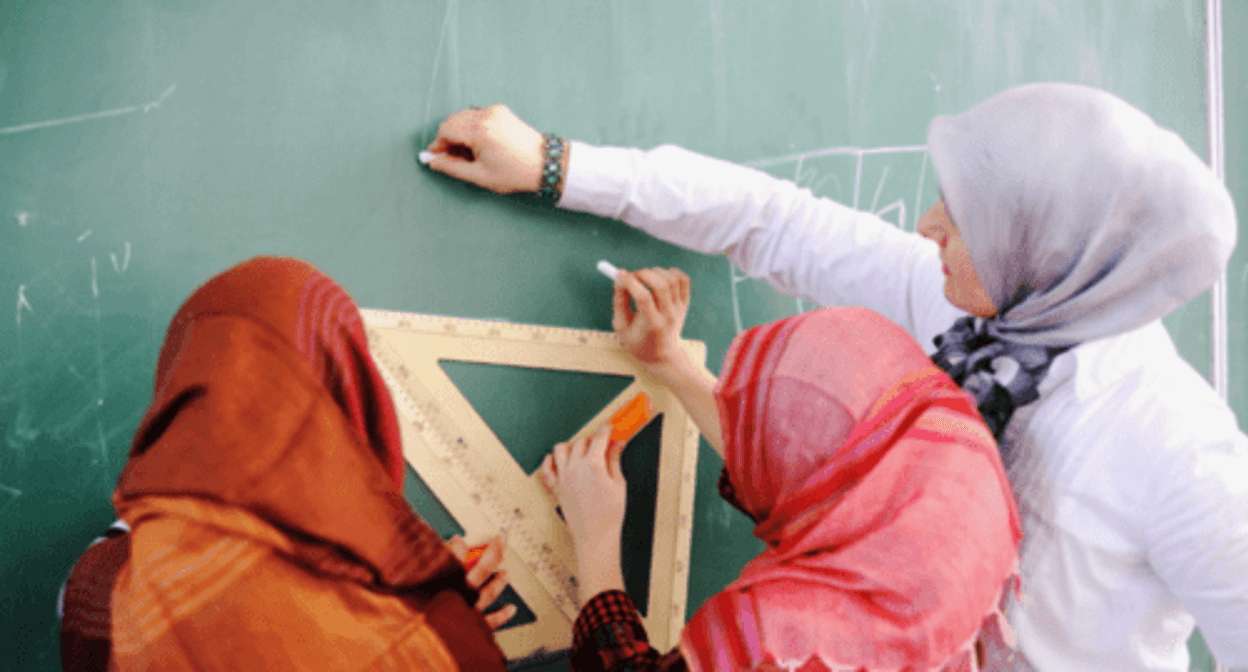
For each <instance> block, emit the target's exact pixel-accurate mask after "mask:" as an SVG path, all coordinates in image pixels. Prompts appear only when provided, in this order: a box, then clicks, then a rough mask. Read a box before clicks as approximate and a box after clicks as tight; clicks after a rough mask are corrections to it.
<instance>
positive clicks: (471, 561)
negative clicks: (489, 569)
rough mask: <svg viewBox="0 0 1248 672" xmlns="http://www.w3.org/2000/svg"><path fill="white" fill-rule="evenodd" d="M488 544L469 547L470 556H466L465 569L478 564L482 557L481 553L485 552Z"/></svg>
mask: <svg viewBox="0 0 1248 672" xmlns="http://www.w3.org/2000/svg"><path fill="white" fill-rule="evenodd" d="M487 546H489V544H488V543H487V544H481V545H480V546H473V547H472V548H470V549H468V556H467V557H465V558H464V571H467V570H470V569H472V568H473V566H474V565H476V564H477V561H478V560H480V559H481V555H482V554H484V553H485V548H486V547H487Z"/></svg>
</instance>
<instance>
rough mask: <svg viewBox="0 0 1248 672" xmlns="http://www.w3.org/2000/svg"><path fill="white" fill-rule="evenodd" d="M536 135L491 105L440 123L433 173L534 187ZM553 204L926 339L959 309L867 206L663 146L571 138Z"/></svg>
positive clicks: (925, 259) (919, 247)
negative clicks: (720, 260)
mask: <svg viewBox="0 0 1248 672" xmlns="http://www.w3.org/2000/svg"><path fill="white" fill-rule="evenodd" d="M541 147H542V141H541V134H539V133H538V132H537V131H536V130H534V129H533V128H532V127H530V126H529V125H527V124H525V123H524V122H523V121H521V120H520V119H519V118H517V117H516V116H515V115H514V114H513V113H512V112H511V111H510V110H508V109H507V108H506V107H504V106H501V105H495V106H493V107H488V108H484V109H481V110H464V111H461V112H457V113H455V114H453V115H451V116H450V117H448V118H447V120H446V122H444V123H443V124H442V127H441V128H439V130H438V136H437V138H435V140H434V141H433V142H432V143H431V144H430V145H429V149H430V151H435V152H442V153H444V157H443V158H440V159H435V160H434V161H433V162H432V163H430V167H431V168H433V169H434V170H438V171H441V172H444V173H446V174H448V175H451V176H453V177H457V178H459V179H463V180H466V181H469V182H472V183H474V184H477V185H480V186H483V187H486V188H488V189H491V190H493V191H496V192H499V193H511V192H515V191H533V190H536V189H537V187H538V182H539V180H540V173H541V165H542V160H543V157H542V150H541ZM565 161H566V162H567V163H566V165H565V172H564V175H565V184H564V188H563V190H562V194H563V196H562V199H561V200H560V201H559V203H558V204H559V206H560V207H564V208H569V209H573V210H580V211H584V212H589V213H593V214H596V215H600V216H603V217H611V218H615V219H622V220H623V221H624V222H626V223H628V224H629V225H631V226H634V227H637V228H639V229H642V230H644V231H646V232H647V233H650V234H651V235H653V236H655V237H657V238H660V239H662V240H665V241H667V242H670V243H674V244H676V245H680V246H682V247H685V248H688V249H691V250H695V251H698V252H703V253H706V254H717V255H718V254H722V255H726V256H727V257H728V258H729V259H730V260H731V261H732V263H733V264H735V265H736V266H737V267H738V268H740V269H741V270H742V271H744V272H745V273H746V274H747V275H749V276H751V277H755V278H761V279H765V280H767V281H768V282H769V283H771V285H772V286H773V287H774V288H775V289H776V290H777V291H779V292H780V293H782V294H786V295H788V296H797V297H801V298H803V299H806V300H809V301H811V302H813V303H815V304H817V305H822V306H864V307H866V308H870V309H872V310H875V311H876V312H878V313H881V314H882V315H884V316H885V317H887V318H888V319H890V320H892V321H893V322H896V323H897V324H899V325H901V326H902V327H903V328H905V329H906V330H907V331H908V332H910V334H911V335H912V336H914V337H915V338H916V339H918V341H919V342H920V343H922V344H923V346H924V347H925V348H927V349H928V350H929V351H931V350H933V349H934V348H933V347H932V345H931V339H932V337H933V336H934V335H936V334H938V333H940V332H942V331H944V330H945V329H947V328H948V327H949V325H951V324H952V323H953V321H954V320H955V319H957V318H958V317H961V316H962V315H964V314H965V313H963V312H962V311H960V310H958V309H957V308H955V307H954V306H952V305H951V304H950V303H949V302H948V300H946V299H945V296H944V293H943V291H942V287H943V284H944V277H943V275H942V273H941V270H940V268H941V263H940V259H939V256H938V254H937V248H936V246H935V245H933V244H932V243H931V242H930V241H926V240H924V239H923V238H921V237H920V236H919V235H918V234H915V233H908V232H905V231H902V230H900V229H898V228H897V227H895V226H893V225H891V224H889V223H887V222H884V221H883V220H881V219H880V218H879V217H877V216H875V215H874V214H872V213H867V212H859V211H856V210H854V209H852V208H850V207H847V206H844V205H841V204H840V203H836V202H835V201H832V200H830V199H826V198H816V197H815V196H814V195H813V194H811V192H810V190H809V189H804V188H799V187H798V186H797V185H796V184H794V183H793V182H790V181H788V180H780V179H777V178H774V177H772V176H770V175H768V174H766V173H763V172H761V171H758V170H754V169H752V168H747V167H745V166H740V165H736V164H733V163H729V162H727V161H720V160H718V159H713V158H710V157H707V156H702V155H700V154H696V153H694V152H690V151H688V150H685V149H681V148H679V147H675V146H672V145H664V146H661V147H656V148H654V149H652V150H649V151H643V150H640V149H625V148H618V147H596V146H593V145H587V144H584V143H579V142H573V143H571V151H570V152H568V153H567V154H565Z"/></svg>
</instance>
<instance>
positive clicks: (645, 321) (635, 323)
mask: <svg viewBox="0 0 1248 672" xmlns="http://www.w3.org/2000/svg"><path fill="white" fill-rule="evenodd" d="M689 293H690V282H689V276H688V275H685V274H684V272H682V271H681V270H679V269H676V268H645V269H642V270H640V271H636V272H634V273H625V274H624V275H623V277H622V278H621V279H620V280H619V281H618V282H617V284H616V286H615V303H614V314H613V316H612V320H611V326H612V328H613V329H615V334H616V336H618V337H619V338H620V341H621V342H622V343H623V344H624V348H625V349H626V350H628V352H629V353H630V354H632V355H633V356H634V357H636V358H637V359H638V360H640V361H641V362H642V363H643V364H647V365H660V366H661V365H666V364H670V363H676V362H681V361H682V358H684V357H686V356H685V354H684V351H683V350H681V348H680V332H681V329H683V328H684V324H685V316H686V314H688V312H689ZM634 304H635V305H636V309H634V308H633V305H634Z"/></svg>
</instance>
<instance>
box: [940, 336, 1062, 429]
mask: <svg viewBox="0 0 1248 672" xmlns="http://www.w3.org/2000/svg"><path fill="white" fill-rule="evenodd" d="M989 324H990V322H989V321H988V320H985V319H984V318H982V317H963V318H959V319H958V321H956V322H954V323H953V327H952V328H950V329H949V331H946V332H945V333H943V334H941V335H939V336H937V337H936V338H935V339H933V340H934V342H935V343H936V347H937V348H938V349H937V351H936V354H934V355H932V362H934V363H935V364H936V366H939V367H940V368H942V369H944V370H945V373H948V374H949V377H950V378H953V380H954V382H955V383H957V384H958V385H960V386H961V387H962V389H964V390H966V391H967V392H968V393H970V395H971V396H972V397H974V398H975V405H976V406H978V407H979V413H980V415H982V416H984V422H986V423H987V424H988V429H990V430H992V435H993V436H994V437H996V438H997V440H998V441H1000V440H1001V433H1002V432H1004V431H1005V426H1006V425H1007V424H1009V422H1010V417H1011V416H1013V415H1014V409H1016V408H1018V407H1019V406H1024V405H1026V404H1030V403H1031V402H1033V401H1035V400H1036V399H1037V398H1038V397H1039V396H1040V393H1039V392H1037V391H1036V387H1037V386H1039V384H1040V381H1041V380H1043V379H1044V374H1046V373H1047V372H1048V370H1049V364H1050V363H1052V361H1053V358H1054V357H1057V356H1058V355H1060V354H1062V353H1063V352H1066V351H1067V350H1069V349H1070V348H1069V347H1064V348H1049V347H1044V346H1039V345H1019V344H1017V343H1010V342H1008V341H1003V340H1000V339H999V338H997V337H995V336H993V335H992V334H990V333H989V332H988V325H989ZM1002 453H1004V448H1003V449H1002Z"/></svg>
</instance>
